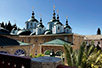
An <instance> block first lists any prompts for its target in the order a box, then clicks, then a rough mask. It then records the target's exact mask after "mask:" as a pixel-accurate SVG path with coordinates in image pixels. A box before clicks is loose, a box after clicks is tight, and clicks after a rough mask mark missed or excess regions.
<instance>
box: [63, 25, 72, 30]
mask: <svg viewBox="0 0 102 68" xmlns="http://www.w3.org/2000/svg"><path fill="white" fill-rule="evenodd" d="M65 28H69V29H72V28H71V27H70V26H69V25H65V26H64V29H65Z"/></svg>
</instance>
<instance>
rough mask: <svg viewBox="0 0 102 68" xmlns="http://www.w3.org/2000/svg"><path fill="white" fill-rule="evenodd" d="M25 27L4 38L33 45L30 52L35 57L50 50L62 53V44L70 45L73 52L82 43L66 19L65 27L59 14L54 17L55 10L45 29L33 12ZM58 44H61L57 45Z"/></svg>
mask: <svg viewBox="0 0 102 68" xmlns="http://www.w3.org/2000/svg"><path fill="white" fill-rule="evenodd" d="M25 25H26V26H25V29H22V30H19V31H18V32H17V33H15V32H16V31H14V33H15V34H13V35H4V36H6V37H9V38H12V39H15V40H19V41H21V42H24V43H30V44H33V45H34V48H32V49H31V52H30V53H32V54H33V55H37V54H40V53H42V54H44V53H45V52H46V50H50V51H51V49H54V51H55V52H56V53H57V52H58V51H61V52H63V53H64V47H63V45H64V43H63V42H66V43H68V44H70V45H72V47H73V48H74V50H75V49H78V48H79V46H80V45H81V44H82V42H83V41H84V36H82V35H78V34H75V33H72V28H71V27H70V26H69V24H68V19H66V24H65V25H63V24H62V23H61V22H60V19H59V14H58V13H57V17H56V13H55V9H54V10H53V17H52V19H51V20H50V22H48V28H47V29H46V28H45V26H44V25H43V22H42V18H40V22H39V21H38V20H37V19H35V16H34V11H32V17H31V19H29V20H28V21H26V22H25ZM12 32H13V31H12ZM55 40H57V42H56V43H53V44H51V45H48V44H46V45H43V44H45V43H48V42H51V41H55ZM60 42H62V43H63V44H62V43H61V44H57V43H60ZM54 44H55V45H54Z"/></svg>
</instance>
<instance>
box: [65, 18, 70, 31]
mask: <svg viewBox="0 0 102 68" xmlns="http://www.w3.org/2000/svg"><path fill="white" fill-rule="evenodd" d="M65 28H69V29H72V28H71V27H70V26H69V25H68V19H66V25H65V26H64V29H65Z"/></svg>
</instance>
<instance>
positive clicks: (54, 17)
mask: <svg viewBox="0 0 102 68" xmlns="http://www.w3.org/2000/svg"><path fill="white" fill-rule="evenodd" d="M55 15H56V13H55V5H54V6H53V19H54V20H55V19H56V16H55Z"/></svg>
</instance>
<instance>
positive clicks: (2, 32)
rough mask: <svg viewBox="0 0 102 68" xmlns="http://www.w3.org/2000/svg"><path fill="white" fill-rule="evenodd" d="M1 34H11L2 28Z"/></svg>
mask: <svg viewBox="0 0 102 68" xmlns="http://www.w3.org/2000/svg"><path fill="white" fill-rule="evenodd" d="M0 34H6V35H10V32H9V31H8V30H6V29H4V28H2V27H0Z"/></svg>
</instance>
